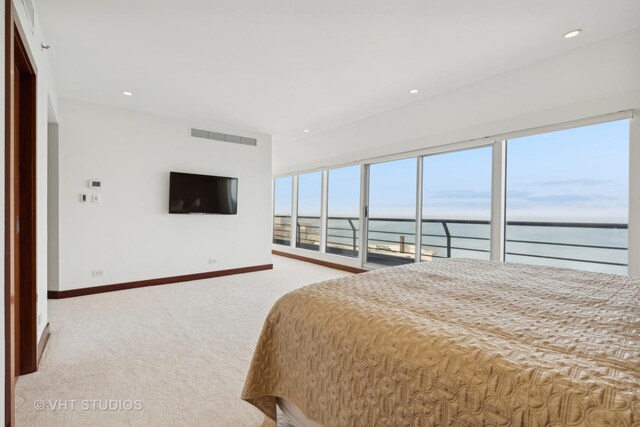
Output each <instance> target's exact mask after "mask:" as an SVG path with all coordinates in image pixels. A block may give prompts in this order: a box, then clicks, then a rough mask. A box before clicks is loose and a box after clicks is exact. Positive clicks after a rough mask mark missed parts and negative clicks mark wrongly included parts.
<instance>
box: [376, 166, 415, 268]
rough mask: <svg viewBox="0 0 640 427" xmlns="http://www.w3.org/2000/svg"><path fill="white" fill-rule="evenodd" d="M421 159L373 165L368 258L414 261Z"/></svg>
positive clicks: (387, 262)
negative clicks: (418, 162)
mask: <svg viewBox="0 0 640 427" xmlns="http://www.w3.org/2000/svg"><path fill="white" fill-rule="evenodd" d="M417 171H418V167H417V159H416V158H411V159H404V160H397V161H393V162H386V163H376V164H372V165H371V166H369V203H368V207H369V215H368V223H367V224H368V225H367V226H368V232H367V235H368V244H367V262H370V263H374V264H378V265H399V264H406V263H409V262H414V260H415V235H416V181H417V175H416V174H417Z"/></svg>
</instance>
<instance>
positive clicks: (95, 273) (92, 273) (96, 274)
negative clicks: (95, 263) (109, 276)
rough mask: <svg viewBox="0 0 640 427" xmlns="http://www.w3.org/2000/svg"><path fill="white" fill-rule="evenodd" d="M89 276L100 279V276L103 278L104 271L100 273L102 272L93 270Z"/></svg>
mask: <svg viewBox="0 0 640 427" xmlns="http://www.w3.org/2000/svg"><path fill="white" fill-rule="evenodd" d="M91 275H92V276H93V277H102V276H104V271H102V270H93V271H92V272H91Z"/></svg>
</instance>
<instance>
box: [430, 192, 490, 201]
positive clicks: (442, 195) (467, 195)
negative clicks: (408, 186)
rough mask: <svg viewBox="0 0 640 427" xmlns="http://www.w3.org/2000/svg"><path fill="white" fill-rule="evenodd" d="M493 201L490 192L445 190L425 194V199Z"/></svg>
mask: <svg viewBox="0 0 640 427" xmlns="http://www.w3.org/2000/svg"><path fill="white" fill-rule="evenodd" d="M429 198H433V199H491V192H490V191H475V190H445V191H433V192H429V191H426V192H425V199H429Z"/></svg>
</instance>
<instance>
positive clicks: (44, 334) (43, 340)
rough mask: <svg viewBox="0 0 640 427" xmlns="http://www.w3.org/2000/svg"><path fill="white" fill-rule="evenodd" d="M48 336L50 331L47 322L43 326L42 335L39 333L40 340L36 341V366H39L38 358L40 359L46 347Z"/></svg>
mask: <svg viewBox="0 0 640 427" xmlns="http://www.w3.org/2000/svg"><path fill="white" fill-rule="evenodd" d="M50 336H51V331H50V330H49V323H47V326H45V327H44V331H42V335H40V340H39V341H38V366H40V359H42V354H43V353H44V349H45V348H47V343H48V342H49V337H50Z"/></svg>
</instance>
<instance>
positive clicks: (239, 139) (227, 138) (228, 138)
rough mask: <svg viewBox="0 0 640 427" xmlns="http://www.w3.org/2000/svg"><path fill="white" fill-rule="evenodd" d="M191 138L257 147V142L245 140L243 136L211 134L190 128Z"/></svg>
mask: <svg viewBox="0 0 640 427" xmlns="http://www.w3.org/2000/svg"><path fill="white" fill-rule="evenodd" d="M191 136H192V137H194V138H204V139H211V140H213V141H222V142H232V143H234V144H243V145H252V146H254V147H255V146H257V145H258V140H257V139H254V138H246V137H244V136H238V135H229V134H226V133H220V132H213V131H210V130H202V129H195V128H191Z"/></svg>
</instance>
